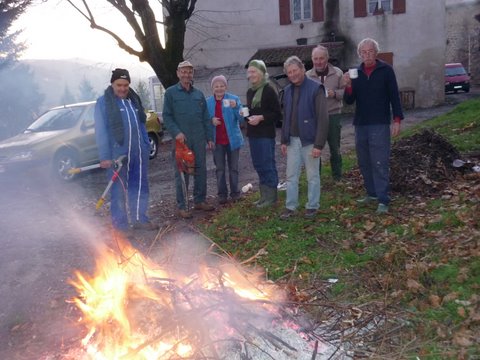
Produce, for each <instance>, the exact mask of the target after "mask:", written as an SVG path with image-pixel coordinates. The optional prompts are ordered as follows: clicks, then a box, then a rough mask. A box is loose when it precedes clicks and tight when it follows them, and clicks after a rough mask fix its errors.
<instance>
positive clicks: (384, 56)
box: [377, 52, 393, 66]
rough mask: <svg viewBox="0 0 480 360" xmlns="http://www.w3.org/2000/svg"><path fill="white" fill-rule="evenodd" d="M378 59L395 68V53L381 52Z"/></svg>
mask: <svg viewBox="0 0 480 360" xmlns="http://www.w3.org/2000/svg"><path fill="white" fill-rule="evenodd" d="M377 59H380V60H382V61H385V62H386V63H387V64H390V65H391V66H393V52H381V53H378V54H377Z"/></svg>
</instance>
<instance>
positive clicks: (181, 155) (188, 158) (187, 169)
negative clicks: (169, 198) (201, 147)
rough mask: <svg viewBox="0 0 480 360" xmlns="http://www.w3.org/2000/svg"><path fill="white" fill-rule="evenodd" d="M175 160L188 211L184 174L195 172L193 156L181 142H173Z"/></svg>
mask: <svg viewBox="0 0 480 360" xmlns="http://www.w3.org/2000/svg"><path fill="white" fill-rule="evenodd" d="M175 160H176V162H177V168H178V172H179V174H180V178H181V179H182V189H183V196H185V207H186V210H187V211H188V208H189V207H188V194H187V182H186V180H185V174H188V175H193V174H194V172H195V154H194V153H193V151H192V150H190V149H189V148H188V146H187V144H185V143H184V142H183V141H181V140H177V141H176V142H175Z"/></svg>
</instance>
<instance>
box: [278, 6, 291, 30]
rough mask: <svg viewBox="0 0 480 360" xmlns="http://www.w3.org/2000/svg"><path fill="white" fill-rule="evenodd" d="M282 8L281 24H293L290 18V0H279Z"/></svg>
mask: <svg viewBox="0 0 480 360" xmlns="http://www.w3.org/2000/svg"><path fill="white" fill-rule="evenodd" d="M278 8H279V10H280V25H288V24H291V22H292V21H291V20H290V0H278Z"/></svg>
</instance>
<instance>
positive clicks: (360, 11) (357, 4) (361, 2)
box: [353, 0, 367, 17]
mask: <svg viewBox="0 0 480 360" xmlns="http://www.w3.org/2000/svg"><path fill="white" fill-rule="evenodd" d="M353 16H354V17H365V16H367V0H353Z"/></svg>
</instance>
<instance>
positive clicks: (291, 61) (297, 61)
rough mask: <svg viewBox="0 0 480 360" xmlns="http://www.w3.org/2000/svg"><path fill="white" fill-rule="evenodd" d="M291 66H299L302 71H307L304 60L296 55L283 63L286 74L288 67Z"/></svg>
mask: <svg viewBox="0 0 480 360" xmlns="http://www.w3.org/2000/svg"><path fill="white" fill-rule="evenodd" d="M290 65H297V66H298V67H299V68H300V69H302V70H305V65H303V62H302V60H300V58H299V57H298V56H296V55H293V56H290V57H289V58H287V60H285V62H284V63H283V71H284V72H285V73H286V72H287V67H289V66H290Z"/></svg>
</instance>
